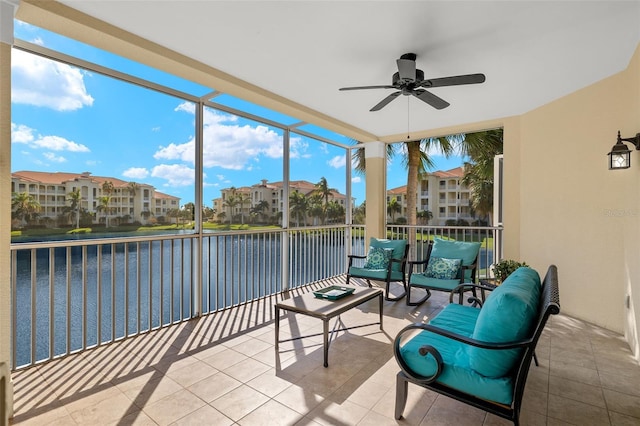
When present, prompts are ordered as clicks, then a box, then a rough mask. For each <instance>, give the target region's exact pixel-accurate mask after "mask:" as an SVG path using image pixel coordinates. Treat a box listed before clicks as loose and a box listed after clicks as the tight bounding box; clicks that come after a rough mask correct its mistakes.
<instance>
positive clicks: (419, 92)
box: [339, 53, 485, 111]
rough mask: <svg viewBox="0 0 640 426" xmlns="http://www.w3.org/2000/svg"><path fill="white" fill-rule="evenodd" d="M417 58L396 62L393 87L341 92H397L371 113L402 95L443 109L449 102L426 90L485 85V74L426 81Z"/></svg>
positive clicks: (371, 87)
mask: <svg viewBox="0 0 640 426" xmlns="http://www.w3.org/2000/svg"><path fill="white" fill-rule="evenodd" d="M416 57H417V55H416V54H415V53H405V54H404V55H402V56H401V57H400V59H398V60H396V63H397V64H398V72H396V73H394V74H393V77H392V83H391V85H381V86H357V87H342V88H340V89H339V90H363V89H396V90H397V91H396V92H393V93H392V94H390V95H389V96H387V97H386V98H384V99H383V100H381V101H380V102H378V103H377V104H376V105H375V106H374V107H373V108H371V109H370V111H379V110H381V109H382V108H384V107H385V106H386V105H387V104H388V103H389V102H391V101H392V100H394V99H395V98H397V97H398V96H400V95H405V96H409V95H413V96H415V97H416V98H418V99H420V100H421V101H423V102H425V103H427V104H429V105H431V106H432V107H434V108H436V109H443V108H446V107H448V106H449V105H450V104H449V102H447V101H445V100H444V99H442V98H440V97H438V96H436V95H434V94H433V93H431V92H429V91H427V90H425V89H424V88H430V87H444V86H460V85H463V84H477V83H483V82H484V80H485V77H484V74H466V75H456V76H451V77H442V78H432V79H429V80H425V79H424V72H423V71H422V70H419V69H416Z"/></svg>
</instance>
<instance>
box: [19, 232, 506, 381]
mask: <svg viewBox="0 0 640 426" xmlns="http://www.w3.org/2000/svg"><path fill="white" fill-rule="evenodd" d="M387 235H388V238H392V239H397V238H411V239H413V238H415V244H412V245H411V250H412V251H411V255H410V259H420V258H422V253H424V252H425V248H426V244H428V241H429V240H430V239H432V238H434V237H442V238H449V239H456V240H460V241H481V242H483V246H482V247H483V248H482V249H481V259H480V270H479V274H480V277H483V276H486V275H487V273H488V272H487V266H488V265H490V264H491V263H492V262H493V259H496V258H497V255H496V254H495V253H496V252H495V250H496V247H497V246H499V244H497V241H499V239H500V237H501V229H500V228H476V227H439V226H389V227H388V228H387ZM367 248H368V244H365V241H364V226H361V225H353V226H345V225H338V226H319V227H305V228H295V229H267V230H248V231H238V232H217V233H203V234H195V233H191V234H181V235H180V234H172V235H160V236H158V235H155V236H137V237H123V238H102V239H83V240H67V241H56V242H38V243H18V244H12V245H11V285H12V298H13V300H12V307H13V312H12V318H13V328H12V331H13V337H12V348H13V362H12V369H14V370H15V369H19V368H25V367H28V366H32V365H35V364H37V363H40V362H44V361H48V360H51V359H54V358H57V357H62V356H66V355H69V354H73V353H77V352H82V351H84V350H86V349H89V348H92V347H96V346H100V345H104V344H108V343H111V342H115V341H118V340H121V339H125V338H127V337H130V336H136V335H138V334H141V333H145V332H148V331H151V330H154V329H157V328H160V327H166V326H170V325H172V324H176V323H179V322H182V321H186V320H188V319H190V318H193V317H194V316H198V315H202V314H208V313H213V312H217V311H220V310H222V309H227V308H229V307H233V306H238V305H241V304H243V303H247V302H251V301H253V300H256V299H260V298H263V297H267V296H270V295H273V294H277V293H279V292H281V291H283V290H285V289H288V288H297V287H300V286H303V285H306V284H309V283H312V282H316V281H320V280H324V279H328V278H331V277H335V276H338V275H341V274H344V273H345V272H346V265H347V255H348V254H360V255H363V254H366V249H367Z"/></svg>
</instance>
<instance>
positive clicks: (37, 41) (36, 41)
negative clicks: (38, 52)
mask: <svg viewBox="0 0 640 426" xmlns="http://www.w3.org/2000/svg"><path fill="white" fill-rule="evenodd" d="M31 42H32V43H33V44H37V45H38V46H44V40H42V38H40V37H36V38H34V39H33V40H32V41H31Z"/></svg>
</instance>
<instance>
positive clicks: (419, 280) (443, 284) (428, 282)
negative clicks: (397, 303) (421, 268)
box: [409, 274, 460, 291]
mask: <svg viewBox="0 0 640 426" xmlns="http://www.w3.org/2000/svg"><path fill="white" fill-rule="evenodd" d="M409 284H411V285H412V286H418V287H425V288H431V289H435V290H441V291H451V290H453V289H454V288H456V287H458V286H459V285H460V280H459V279H455V280H440V279H438V278H430V277H427V276H426V275H424V274H411V278H410V279H409Z"/></svg>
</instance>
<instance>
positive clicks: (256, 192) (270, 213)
mask: <svg viewBox="0 0 640 426" xmlns="http://www.w3.org/2000/svg"><path fill="white" fill-rule="evenodd" d="M316 189H317V188H316V185H315V184H313V183H311V182H309V181H306V180H292V181H289V191H288V196H291V194H293V193H294V192H299V193H300V194H302V195H303V196H305V197H310V196H311V195H312V194H313V192H314V191H315V190H316ZM220 194H221V195H220V197H219V198H215V199H214V200H213V209H214V210H215V211H216V212H217V213H218V214H220V213H221V212H224V217H225V220H229V219H230V218H231V217H234V218H237V217H240V220H244V221H246V220H247V218H248V217H249V216H250V215H251V213H252V212H253V213H256V212H257V211H258V210H260V211H261V213H260V214H261V216H262V217H261V218H260V219H261V220H262V221H270V220H271V221H273V220H280V216H281V213H282V210H283V206H284V199H285V198H284V183H283V182H282V181H279V182H268V181H267V180H266V179H262V180H261V181H260V183H257V184H255V185H252V186H243V187H238V188H236V187H229V188H224V189H221V190H220ZM230 200H233V201H231V203H230V202H229V201H230ZM332 201H333V202H336V203H338V204H339V205H340V206H341V207H343V208H344V209H345V210H346V208H347V205H348V203H347V196H346V195H344V194H341V193H340V192H339V191H336V190H332V191H331V193H330V195H329V202H332ZM261 205H263V206H264V207H265V208H264V209H259V206H261ZM354 205H355V200H354V199H352V200H351V208H353V207H354ZM267 206H268V207H267ZM257 208H258V209H257ZM306 220H307V223H306V224H307V225H313V224H314V219H313V217H312V215H307V217H306ZM292 221H295V219H294V218H292Z"/></svg>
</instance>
